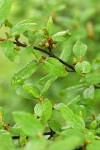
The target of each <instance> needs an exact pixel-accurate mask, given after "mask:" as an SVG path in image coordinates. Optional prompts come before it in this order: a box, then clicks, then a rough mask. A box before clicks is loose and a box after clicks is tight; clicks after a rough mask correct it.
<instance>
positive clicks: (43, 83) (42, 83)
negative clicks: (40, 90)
mask: <svg viewBox="0 0 100 150" xmlns="http://www.w3.org/2000/svg"><path fill="white" fill-rule="evenodd" d="M50 78H52V75H51V74H48V75H46V76H44V77H42V78H41V79H40V80H39V84H41V85H45V84H46V82H47V81H48V80H49V79H50Z"/></svg>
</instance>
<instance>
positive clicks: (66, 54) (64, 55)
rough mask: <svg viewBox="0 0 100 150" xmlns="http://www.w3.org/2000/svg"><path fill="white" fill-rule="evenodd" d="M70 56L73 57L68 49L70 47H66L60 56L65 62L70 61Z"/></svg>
mask: <svg viewBox="0 0 100 150" xmlns="http://www.w3.org/2000/svg"><path fill="white" fill-rule="evenodd" d="M70 55H71V50H70V49H69V48H68V46H64V48H63V50H62V53H61V55H60V59H62V60H64V61H68V60H69V57H70Z"/></svg>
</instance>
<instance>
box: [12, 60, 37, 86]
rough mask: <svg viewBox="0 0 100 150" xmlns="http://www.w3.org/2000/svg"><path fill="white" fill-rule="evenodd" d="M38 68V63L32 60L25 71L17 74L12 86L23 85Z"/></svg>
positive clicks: (22, 70)
mask: <svg viewBox="0 0 100 150" xmlns="http://www.w3.org/2000/svg"><path fill="white" fill-rule="evenodd" d="M37 68H38V63H37V61H34V60H32V61H31V62H29V63H28V64H27V65H26V66H25V67H24V68H23V69H21V70H19V71H18V72H17V73H15V75H14V77H13V78H12V85H13V86H17V85H19V84H22V83H23V82H24V81H25V80H26V79H28V78H29V77H30V76H31V75H32V74H33V73H34V72H35V71H36V69H37Z"/></svg>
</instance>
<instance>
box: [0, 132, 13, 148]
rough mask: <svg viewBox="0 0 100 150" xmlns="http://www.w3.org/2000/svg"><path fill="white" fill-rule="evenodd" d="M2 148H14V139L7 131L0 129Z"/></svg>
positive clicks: (0, 146) (0, 144) (0, 145)
mask: <svg viewBox="0 0 100 150" xmlns="http://www.w3.org/2000/svg"><path fill="white" fill-rule="evenodd" d="M0 149H1V150H14V145H13V141H12V139H11V136H10V134H9V133H8V132H7V131H4V130H1V131H0Z"/></svg>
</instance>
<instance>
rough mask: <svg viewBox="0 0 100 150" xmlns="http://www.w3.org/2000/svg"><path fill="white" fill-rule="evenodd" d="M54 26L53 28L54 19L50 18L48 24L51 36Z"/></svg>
mask: <svg viewBox="0 0 100 150" xmlns="http://www.w3.org/2000/svg"><path fill="white" fill-rule="evenodd" d="M52 26H53V20H52V17H51V16H50V18H49V20H48V22H47V31H48V33H49V35H50V34H51V33H52Z"/></svg>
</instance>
